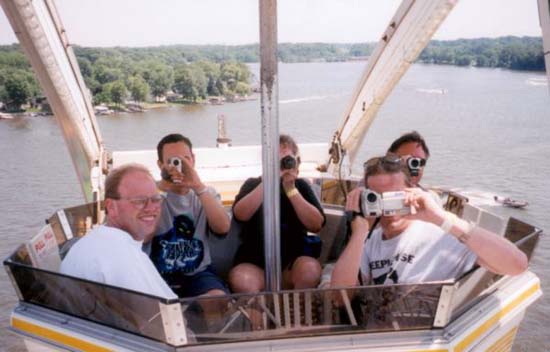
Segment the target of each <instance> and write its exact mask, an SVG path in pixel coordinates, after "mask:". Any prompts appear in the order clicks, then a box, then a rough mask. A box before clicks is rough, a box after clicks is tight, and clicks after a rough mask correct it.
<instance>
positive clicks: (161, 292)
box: [60, 225, 177, 298]
mask: <svg viewBox="0 0 550 352" xmlns="http://www.w3.org/2000/svg"><path fill="white" fill-rule="evenodd" d="M141 245H142V242H141V241H136V240H134V239H133V238H132V237H131V236H130V235H129V234H128V233H127V232H125V231H122V230H120V229H117V228H115V227H110V226H106V225H101V226H98V227H96V228H94V229H93V230H92V231H90V232H89V233H88V234H87V235H86V236H84V237H82V238H81V239H80V240H78V242H76V243H75V244H74V245H73V246H72V247H71V249H70V250H69V253H67V256H66V257H65V259H63V261H62V262H61V268H60V271H61V273H63V274H66V275H71V276H75V277H79V278H83V279H87V280H92V281H97V282H101V283H105V284H108V285H113V286H118V287H123V288H126V289H129V290H133V291H138V292H143V293H147V294H150V295H154V296H158V297H164V298H177V296H176V294H174V292H173V291H172V290H171V289H170V287H168V285H167V284H166V282H164V280H163V279H162V277H161V276H160V274H159V273H158V271H157V269H156V268H155V266H154V265H153V263H152V262H151V260H150V259H149V257H148V256H147V255H146V254H145V253H143V251H142V250H141Z"/></svg>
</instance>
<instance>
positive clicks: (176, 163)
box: [143, 134, 230, 297]
mask: <svg viewBox="0 0 550 352" xmlns="http://www.w3.org/2000/svg"><path fill="white" fill-rule="evenodd" d="M157 154H158V161H157V163H158V167H159V168H160V169H161V175H162V180H161V181H160V183H159V184H158V186H159V188H160V189H161V190H162V191H165V192H166V200H165V201H164V203H163V205H162V213H161V218H160V221H159V225H158V227H157V230H156V232H155V236H154V237H152V238H148V239H146V244H145V245H144V247H143V250H144V251H145V252H146V253H148V254H149V256H150V257H151V260H152V261H153V263H154V264H155V266H156V268H157V270H158V271H159V272H160V274H161V275H162V277H163V278H164V279H165V280H166V282H167V283H168V285H170V287H171V288H172V289H173V290H174V292H176V293H177V294H178V296H180V297H193V296H199V295H223V294H226V293H227V288H226V286H225V283H224V282H223V280H222V279H221V278H219V277H218V276H217V275H216V274H215V273H214V271H213V269H212V267H211V258H210V251H209V247H208V239H207V236H210V235H213V234H216V235H226V234H227V232H228V231H229V225H230V221H229V215H228V214H227V212H226V211H225V209H224V208H223V205H222V204H221V200H220V196H219V194H218V193H217V192H216V191H215V190H214V189H213V188H211V187H207V186H205V185H204V184H203V183H202V182H201V180H200V177H199V175H198V174H197V172H196V170H195V155H194V154H193V150H192V144H191V141H190V140H189V139H188V138H187V137H184V136H182V135H181V134H170V135H167V136H165V137H164V138H162V140H161V141H160V142H159V143H158V145H157Z"/></svg>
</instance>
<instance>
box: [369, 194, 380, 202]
mask: <svg viewBox="0 0 550 352" xmlns="http://www.w3.org/2000/svg"><path fill="white" fill-rule="evenodd" d="M377 199H378V197H377V196H376V193H374V192H369V193H368V194H367V202H369V203H374V202H376V200H377Z"/></svg>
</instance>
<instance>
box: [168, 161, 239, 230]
mask: <svg viewBox="0 0 550 352" xmlns="http://www.w3.org/2000/svg"><path fill="white" fill-rule="evenodd" d="M181 161H182V167H183V170H182V171H183V172H182V173H179V172H178V171H177V170H176V169H175V168H170V169H169V173H170V176H171V178H172V180H173V182H174V183H170V184H169V185H170V188H171V189H172V190H173V191H175V192H176V193H180V194H185V192H187V191H188V190H189V189H192V190H193V191H194V192H195V193H196V194H197V196H198V197H199V200H200V202H201V204H202V207H203V208H204V212H205V214H206V221H207V222H208V226H209V227H210V230H212V231H213V232H215V233H217V234H220V235H223V234H227V232H228V231H229V226H230V224H231V222H230V220H229V215H228V214H227V212H226V211H225V209H224V207H223V205H222V204H221V203H220V202H219V201H218V200H217V199H216V197H215V196H214V195H213V194H211V193H210V192H209V191H208V189H207V187H206V186H205V185H204V183H202V181H201V179H200V177H199V175H198V174H197V171H196V170H195V168H194V167H193V165H192V164H191V163H190V162H189V161H188V160H187V159H185V158H181Z"/></svg>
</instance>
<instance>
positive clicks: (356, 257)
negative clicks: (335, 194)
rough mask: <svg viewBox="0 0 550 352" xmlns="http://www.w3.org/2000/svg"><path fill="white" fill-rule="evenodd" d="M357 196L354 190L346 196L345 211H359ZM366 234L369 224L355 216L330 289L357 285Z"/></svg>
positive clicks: (357, 193)
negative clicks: (349, 237) (349, 236)
mask: <svg viewBox="0 0 550 352" xmlns="http://www.w3.org/2000/svg"><path fill="white" fill-rule="evenodd" d="M359 194H360V192H357V190H354V191H352V192H351V193H350V194H349V195H348V200H347V204H346V210H347V211H359V209H358V207H357V205H358V204H359V198H358V197H359ZM368 232H369V223H368V221H367V219H365V218H363V217H361V216H356V217H355V218H354V219H353V220H352V222H351V239H350V241H349V242H348V244H347V246H346V248H344V251H343V252H342V253H341V254H340V257H339V258H338V261H337V262H336V264H335V266H334V271H333V272H332V277H331V281H330V287H331V288H337V287H349V286H356V285H357V283H358V282H357V274H358V273H359V268H360V264H361V256H362V253H363V247H364V244H365V239H366V238H367V234H368Z"/></svg>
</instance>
